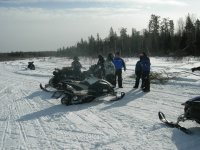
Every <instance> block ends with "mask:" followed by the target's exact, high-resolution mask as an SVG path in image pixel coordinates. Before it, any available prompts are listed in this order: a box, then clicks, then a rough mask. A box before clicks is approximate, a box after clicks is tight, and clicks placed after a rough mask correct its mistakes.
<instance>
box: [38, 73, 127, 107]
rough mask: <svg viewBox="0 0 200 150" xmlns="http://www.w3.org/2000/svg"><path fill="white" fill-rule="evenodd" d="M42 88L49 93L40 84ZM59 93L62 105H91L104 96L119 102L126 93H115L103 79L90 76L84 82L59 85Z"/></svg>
mask: <svg viewBox="0 0 200 150" xmlns="http://www.w3.org/2000/svg"><path fill="white" fill-rule="evenodd" d="M40 88H41V89H43V90H44V91H48V90H47V89H46V88H43V87H42V85H41V84H40ZM57 89H58V90H57V91H55V92H54V94H53V95H57V94H55V93H57V92H59V93H60V92H61V93H62V94H60V95H59V97H61V103H62V104H64V105H73V104H82V103H89V102H91V101H93V100H94V99H96V98H99V97H104V96H112V99H110V101H117V100H120V99H122V98H123V97H124V96H125V93H124V92H121V93H120V95H119V94H117V92H115V90H114V88H113V86H112V85H111V84H110V83H109V82H107V81H106V80H103V79H98V78H96V77H94V76H90V77H88V78H86V79H85V80H83V81H74V80H65V81H62V82H60V83H59V84H58V86H57Z"/></svg>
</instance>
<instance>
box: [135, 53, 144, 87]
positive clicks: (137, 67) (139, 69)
mask: <svg viewBox="0 0 200 150" xmlns="http://www.w3.org/2000/svg"><path fill="white" fill-rule="evenodd" d="M141 58H142V57H141V56H140V60H138V61H137V63H136V65H135V75H136V80H135V86H134V87H133V88H135V89H137V88H138V86H139V84H140V79H141V77H142V65H141ZM141 88H143V83H142V85H141Z"/></svg>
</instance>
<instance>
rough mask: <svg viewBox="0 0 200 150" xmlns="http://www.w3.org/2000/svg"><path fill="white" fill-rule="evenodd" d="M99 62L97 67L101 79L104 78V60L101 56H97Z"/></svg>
mask: <svg viewBox="0 0 200 150" xmlns="http://www.w3.org/2000/svg"><path fill="white" fill-rule="evenodd" d="M98 58H99V60H98V62H97V67H98V68H99V75H98V76H99V78H103V77H104V76H105V68H104V63H105V59H104V58H103V56H102V55H99V56H98Z"/></svg>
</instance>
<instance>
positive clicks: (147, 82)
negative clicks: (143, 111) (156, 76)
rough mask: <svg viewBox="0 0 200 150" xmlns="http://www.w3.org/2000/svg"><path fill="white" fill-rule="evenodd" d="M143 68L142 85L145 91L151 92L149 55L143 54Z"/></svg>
mask: <svg viewBox="0 0 200 150" xmlns="http://www.w3.org/2000/svg"><path fill="white" fill-rule="evenodd" d="M141 66H142V83H143V85H142V86H143V89H142V90H143V91H144V92H149V91H150V79H149V74H150V66H151V63H150V59H149V57H147V55H146V54H145V53H144V52H143V53H142V54H141Z"/></svg>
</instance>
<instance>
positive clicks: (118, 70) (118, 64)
mask: <svg viewBox="0 0 200 150" xmlns="http://www.w3.org/2000/svg"><path fill="white" fill-rule="evenodd" d="M113 63H114V65H115V86H116V80H117V79H118V87H119V88H123V86H122V68H124V71H126V64H125V62H124V60H123V59H122V58H121V57H120V53H119V52H116V54H115V58H114V59H113Z"/></svg>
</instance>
